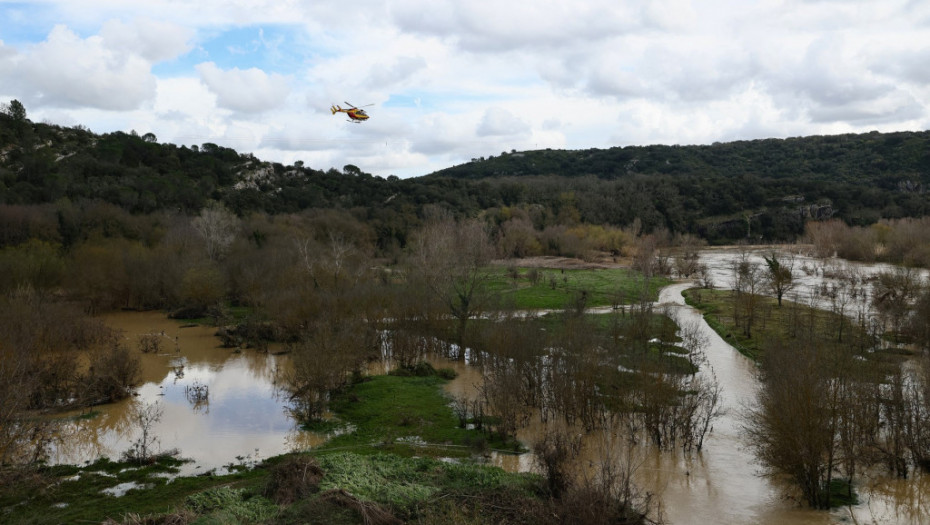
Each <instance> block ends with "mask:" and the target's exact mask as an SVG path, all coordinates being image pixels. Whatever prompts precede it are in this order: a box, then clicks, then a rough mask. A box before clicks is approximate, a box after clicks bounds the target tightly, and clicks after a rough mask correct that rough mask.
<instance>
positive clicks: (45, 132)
mask: <svg viewBox="0 0 930 525" xmlns="http://www.w3.org/2000/svg"><path fill="white" fill-rule="evenodd" d="M349 161H351V159H349ZM928 186H930V132H900V133H884V134H883V133H877V132H872V133H868V134H862V135H839V136H815V137H804V138H791V139H785V140H777V139H768V140H755V141H742V142H732V143H725V144H714V145H710V146H643V147H633V146H631V147H624V148H619V147H618V148H610V149H605V150H601V149H588V150H577V151H569V150H540V151H525V152H516V151H512V152H510V153H502V154H501V155H500V156H497V157H491V158H487V159H474V160H473V161H471V162H468V163H466V164H462V165H458V166H454V167H450V168H447V169H445V170H441V171H439V172H436V173H433V174H430V175H426V176H423V177H417V178H412V179H398V178H397V177H394V176H391V177H387V178H383V177H380V176H375V175H372V174H368V173H365V172H363V171H361V170H359V169H358V168H357V167H356V166H354V165H352V164H351V163H348V162H347V164H346V165H345V166H344V167H343V169H342V170H341V171H340V170H338V169H334V168H330V167H326V168H312V167H308V166H303V165H298V166H284V165H281V164H279V163H273V162H268V161H262V160H261V159H258V158H256V157H255V156H253V155H251V154H248V153H240V152H236V151H235V150H232V149H229V148H224V147H221V146H218V145H216V144H212V143H205V144H202V145H200V146H190V147H188V146H183V145H182V146H177V145H174V144H162V143H159V142H158V141H157V138H156V137H155V136H154V135H152V134H150V133H146V134H143V135H139V134H137V133H135V132H130V133H123V132H114V133H107V134H103V135H97V134H94V133H91V132H90V131H88V130H87V129H86V128H83V127H81V126H76V127H70V128H69V127H62V126H56V125H53V124H46V123H34V122H31V121H29V120H28V119H26V118H25V116H24V115H19V116H15V117H14V116H13V115H10V114H7V113H3V114H0V204H6V205H41V204H52V203H61V202H69V203H72V204H73V203H80V202H86V201H94V202H99V201H102V202H106V203H109V204H112V205H115V206H118V207H120V208H122V209H124V210H126V211H127V212H129V213H132V214H147V213H153V212H155V211H159V210H170V211H173V212H178V211H180V212H181V213H184V214H194V213H196V212H197V211H198V210H200V209H201V208H202V207H203V206H204V205H205V204H206V203H207V202H209V201H219V202H221V203H223V204H224V205H225V206H226V207H227V208H229V209H230V210H232V211H234V212H236V213H237V214H239V215H240V216H244V215H246V214H249V213H251V212H265V213H269V214H278V213H293V212H298V211H301V210H306V209H341V210H347V211H350V212H351V213H352V214H353V215H354V216H355V217H356V218H358V219H359V220H362V221H364V222H366V223H368V224H369V225H370V226H371V227H372V228H373V230H374V231H375V235H376V237H377V245H378V246H379V247H381V248H386V247H388V246H404V245H405V244H406V235H407V233H408V232H409V231H410V230H411V229H412V228H414V227H416V226H417V225H418V224H420V222H421V221H422V218H423V217H424V213H425V212H424V209H425V208H424V207H426V206H430V205H432V206H438V207H441V208H445V209H447V210H450V211H451V212H452V213H453V214H455V215H458V216H476V215H478V214H479V213H482V212H484V213H485V216H487V217H489V220H496V221H498V222H500V221H502V220H506V218H507V217H505V216H503V215H501V213H502V210H512V209H520V210H522V212H521V213H522V214H524V215H526V216H527V218H528V220H530V221H531V222H532V223H533V226H534V227H535V228H537V229H538V230H542V229H543V228H545V227H547V226H551V225H555V224H563V225H569V226H570V225H571V224H573V223H577V222H582V223H587V224H603V225H611V226H618V227H626V226H629V225H631V224H633V223H634V221H636V220H637V219H638V223H639V224H640V225H641V226H642V229H643V230H644V231H647V232H648V231H654V230H656V229H661V228H664V229H667V230H669V231H671V232H679V233H692V234H696V235H699V236H702V237H704V238H705V239H707V240H708V241H710V242H712V243H724V242H733V241H736V240H740V239H744V238H746V237H749V238H750V239H751V240H756V241H758V240H764V241H784V240H792V239H795V238H797V236H798V235H800V234H801V233H802V232H803V230H804V224H805V222H806V221H808V220H824V219H829V218H833V217H835V218H840V219H842V220H844V221H846V222H847V223H848V224H851V225H868V224H872V223H875V222H876V221H878V220H880V219H883V218H886V219H890V218H901V217H921V216H924V215H926V214H927V213H928V211H930V206H928V204H930V195H928V193H927V191H926V190H927V187H928ZM503 213H504V215H506V214H508V213H511V212H503ZM495 217H496V219H495Z"/></svg>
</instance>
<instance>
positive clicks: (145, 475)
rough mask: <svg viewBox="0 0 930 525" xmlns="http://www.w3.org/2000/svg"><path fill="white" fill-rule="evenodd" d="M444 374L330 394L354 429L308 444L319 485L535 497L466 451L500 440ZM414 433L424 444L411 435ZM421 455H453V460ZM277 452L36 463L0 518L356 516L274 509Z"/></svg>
mask: <svg viewBox="0 0 930 525" xmlns="http://www.w3.org/2000/svg"><path fill="white" fill-rule="evenodd" d="M445 381H446V380H445V379H443V378H441V377H439V376H435V375H432V376H425V377H421V376H403V377H401V376H376V377H373V378H370V379H368V380H366V381H363V382H360V383H357V384H355V385H353V386H352V387H351V388H349V389H347V390H346V391H345V392H344V393H343V394H342V395H340V396H338V397H337V398H336V399H335V400H334V401H333V403H332V409H333V412H334V413H335V414H336V415H337V416H338V417H339V419H341V420H342V421H343V422H344V423H345V424H348V425H350V426H351V427H352V428H354V429H355V430H354V431H353V432H351V433H349V434H345V435H342V436H339V437H336V438H334V439H333V440H331V441H330V442H329V443H327V444H325V445H324V446H322V447H320V448H318V449H316V450H314V451H313V454H314V455H317V456H318V461H319V462H320V465H321V467H322V468H323V470H324V472H325V476H324V478H323V481H322V482H321V486H320V489H321V490H322V491H325V490H327V489H344V490H347V491H348V492H349V493H351V494H352V495H353V496H354V497H357V498H359V499H360V500H364V501H373V502H377V503H380V504H383V505H387V506H389V507H390V508H391V509H394V511H395V512H399V513H400V514H401V515H404V516H410V515H413V513H415V512H420V510H422V509H423V508H424V507H428V506H429V505H430V504H431V503H430V501H431V497H432V496H435V495H436V494H465V496H462V497H465V498H471V497H473V496H468V494H472V495H475V494H477V495H484V496H480V497H489V498H493V497H497V496H494V495H498V496H499V494H500V493H501V491H504V492H506V493H507V494H513V495H514V496H513V497H515V498H517V499H519V500H521V501H522V503H521V504H530V505H532V503H527V501H530V502H532V501H533V498H535V496H534V494H536V492H537V491H538V489H539V480H538V477H536V476H530V475H521V474H509V473H506V472H504V471H503V470H501V469H499V468H496V467H488V466H482V465H476V464H474V463H473V462H472V461H471V460H470V459H468V457H469V456H471V454H472V452H473V449H472V447H471V445H474V444H475V443H485V446H487V444H488V443H489V444H490V445H491V446H504V445H505V444H504V443H497V442H494V441H489V442H487V443H486V442H485V440H486V439H488V438H487V436H486V435H485V434H483V433H482V432H480V431H476V430H466V429H462V428H458V419H457V418H455V416H454V415H453V413H452V411H451V409H450V407H449V406H448V402H449V399H448V398H447V397H446V396H445V395H444V394H443V392H442V385H443V383H445ZM399 438H400V441H398V439H399ZM414 438H416V441H417V442H421V441H422V442H424V443H427V445H418V444H414V443H413V441H414ZM405 440H407V442H405ZM507 446H512V444H507ZM386 452H391V453H390V454H388V453H386ZM424 456H438V457H444V458H445V457H450V456H451V457H459V458H461V461H462V463H448V462H446V461H440V460H439V459H433V458H430V457H424ZM284 457H285V456H278V457H274V458H269V459H268V460H267V461H266V462H265V464H263V465H261V466H260V467H258V468H255V469H241V470H239V471H237V472H235V473H232V474H229V475H224V476H213V475H202V476H193V477H177V478H174V479H171V480H170V481H169V480H168V479H167V478H166V477H164V475H165V474H172V473H176V472H177V468H178V465H179V463H180V462H179V461H178V460H175V459H172V458H168V457H166V458H161V459H159V461H158V462H156V463H154V464H152V465H147V466H144V467H141V468H138V467H137V465H135V464H132V463H121V462H113V461H109V460H106V459H102V460H99V461H97V462H95V463H93V464H91V465H87V466H84V467H78V466H67V465H65V466H55V467H46V468H43V469H42V470H41V475H40V476H31V477H30V479H31V480H32V481H31V482H29V483H17V484H11V485H10V486H9V487H6V488H4V490H3V491H0V522H2V523H36V524H45V523H74V522H83V521H87V522H96V523H99V522H101V521H103V520H105V519H107V518H112V519H116V520H121V519H123V518H124V517H125V515H126V513H129V512H131V513H133V514H135V515H139V516H158V515H165V514H170V513H177V512H187V513H188V514H190V513H194V514H195V515H196V517H197V519H196V521H195V523H201V524H210V523H297V522H299V523H307V522H308V521H307V519H308V518H307V517H306V514H305V512H306V511H307V509H311V508H312V509H313V511H312V512H314V513H315V514H314V517H313V520H316V521H311V522H313V523H360V522H359V521H358V519H357V518H358V516H356V515H355V514H353V513H352V512H346V509H345V508H343V507H340V506H338V505H333V504H330V503H326V502H323V501H313V498H310V499H309V500H303V501H299V502H297V503H296V504H294V505H293V506H291V507H285V508H280V507H278V506H277V505H275V504H274V503H273V502H272V501H270V500H268V499H267V498H265V497H263V496H262V493H263V489H264V487H265V484H266V483H267V480H268V479H269V475H270V468H271V467H272V466H274V465H275V464H277V463H278V462H280V461H282V459H283V458H284ZM129 482H134V483H136V484H137V485H141V486H142V487H143V488H135V489H130V490H128V491H127V492H126V494H125V495H123V496H121V497H115V496H109V495H106V494H104V493H103V492H102V491H103V490H104V489H106V488H110V487H114V486H116V485H119V484H123V483H129ZM456 497H458V496H456ZM474 497H479V496H474ZM466 500H467V499H466ZM417 509H420V510H417ZM446 510H448V509H446ZM443 512H445V510H444V511H443Z"/></svg>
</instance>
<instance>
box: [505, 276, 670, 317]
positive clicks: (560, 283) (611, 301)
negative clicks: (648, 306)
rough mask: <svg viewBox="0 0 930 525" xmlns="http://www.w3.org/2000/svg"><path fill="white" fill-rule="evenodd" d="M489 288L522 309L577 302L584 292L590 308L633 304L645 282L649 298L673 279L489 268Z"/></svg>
mask: <svg viewBox="0 0 930 525" xmlns="http://www.w3.org/2000/svg"><path fill="white" fill-rule="evenodd" d="M488 272H489V275H488V281H487V283H488V287H489V288H490V289H491V290H492V291H494V292H496V293H497V294H498V295H499V296H500V298H501V302H502V304H503V305H507V306H510V307H513V308H516V309H518V310H555V309H560V308H565V307H566V306H569V305H572V304H574V302H575V301H576V300H577V299H578V298H579V297H580V295H581V294H582V293H584V294H585V297H586V300H585V305H586V306H588V307H598V306H614V305H620V304H632V303H634V302H637V301H638V300H639V297H640V295H641V291H642V290H643V287H644V285H647V290H646V297H647V299H648V300H649V301H655V300H656V299H657V298H658V294H659V289H660V288H662V287H663V286H666V285H668V284H670V283H671V282H672V281H670V280H669V279H666V278H664V277H654V278H652V279H650V280H649V281H648V283H645V282H644V279H643V277H642V275H641V274H639V273H638V272H634V271H633V270H628V269H624V268H615V269H585V270H557V269H548V268H511V269H508V268H503V267H491V268H489V269H488Z"/></svg>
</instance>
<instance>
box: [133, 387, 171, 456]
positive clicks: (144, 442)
mask: <svg viewBox="0 0 930 525" xmlns="http://www.w3.org/2000/svg"><path fill="white" fill-rule="evenodd" d="M164 413H165V411H164V408H162V406H161V405H159V404H158V402H157V401H156V402H155V403H148V404H141V403H137V404H135V405H133V407H132V411H131V412H130V414H129V417H130V419H131V420H132V423H133V425H134V426H136V427H138V430H139V437H138V438H137V439H136V440H135V441H134V442H133V443H132V445H131V446H130V447H129V449H128V450H126V451H125V452H123V458H124V459H126V460H127V461H135V462H137V463H146V462H148V461H150V460H151V459H152V456H153V455H154V453H155V450H154V449H155V447H156V446H158V442H159V439H158V436H157V435H155V425H156V424H158V422H159V421H161V418H162V416H163V415H164Z"/></svg>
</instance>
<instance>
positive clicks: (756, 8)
mask: <svg viewBox="0 0 930 525" xmlns="http://www.w3.org/2000/svg"><path fill="white" fill-rule="evenodd" d="M14 99H15V100H19V101H20V102H22V103H23V105H24V106H25V108H26V110H27V115H28V117H29V118H30V119H31V120H33V121H35V122H47V123H52V124H57V125H61V126H75V125H82V126H85V127H88V128H90V129H91V130H92V131H94V132H95V133H109V132H114V131H124V132H130V131H136V132H137V133H139V134H140V135H142V134H145V133H153V134H155V136H156V137H157V140H158V142H163V143H166V142H167V143H173V144H178V145H188V146H190V145H200V144H203V143H207V142H210V143H214V144H219V145H221V146H225V147H229V148H233V149H235V150H236V151H239V152H240V153H252V154H254V155H255V156H256V157H258V158H260V159H262V160H267V161H273V162H280V163H282V164H293V163H294V162H296V161H303V162H304V165H305V166H307V167H311V168H315V169H323V170H326V169H329V168H336V169H339V170H341V169H343V167H344V166H345V165H348V164H353V165H355V166H357V167H358V168H360V169H361V170H362V171H365V172H368V173H371V174H373V175H379V176H382V177H387V176H389V175H397V176H399V177H402V178H406V177H412V176H420V175H425V174H428V173H431V172H433V171H435V170H439V169H442V168H445V167H449V166H453V165H457V164H461V163H464V162H469V161H470V160H472V159H480V158H482V157H489V156H498V155H500V154H502V153H504V152H511V151H514V150H516V151H523V150H534V149H544V148H553V149H586V148H610V147H615V146H629V145H648V144H682V145H687V144H711V143H714V142H729V141H734V140H752V139H762V138H785V137H796V136H807V135H829V134H838V133H849V132H856V133H859V132H868V131H872V130H878V131H883V132H885V131H907V130H910V131H914V130H925V129H928V128H930V2H927V1H925V0H876V1H871V0H841V1H833V0H730V1H725V0H692V1H688V0H654V1H648V0H643V1H635V0H572V1H568V0H533V1H524V0H507V1H501V0H429V1H423V0H380V1H378V0H346V1H343V2H335V1H331V0H312V1H311V0H225V1H219V0H195V1H192V0H133V1H127V0H33V1H10V0H0V104H6V103H8V102H9V101H11V100H14ZM346 102H349V103H351V104H354V105H357V106H362V105H368V104H371V106H368V107H366V108H365V109H366V111H367V112H368V114H369V115H370V116H371V118H370V119H369V120H368V121H366V122H363V123H352V122H348V121H347V119H346V117H345V116H344V115H343V114H336V115H333V114H331V112H330V110H329V108H330V106H331V105H333V104H340V105H342V106H343V107H345V106H346Z"/></svg>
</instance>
